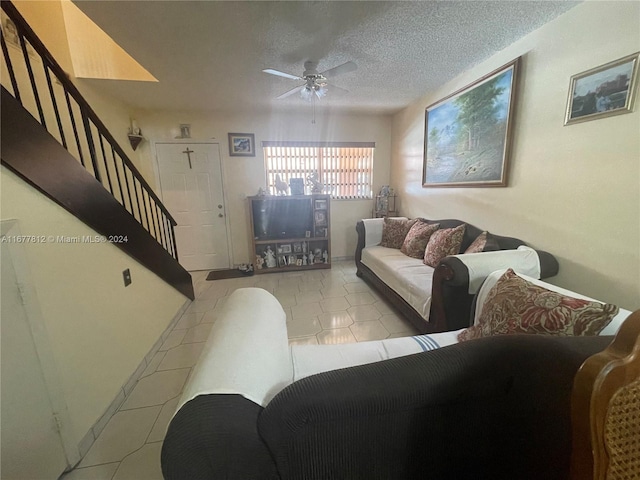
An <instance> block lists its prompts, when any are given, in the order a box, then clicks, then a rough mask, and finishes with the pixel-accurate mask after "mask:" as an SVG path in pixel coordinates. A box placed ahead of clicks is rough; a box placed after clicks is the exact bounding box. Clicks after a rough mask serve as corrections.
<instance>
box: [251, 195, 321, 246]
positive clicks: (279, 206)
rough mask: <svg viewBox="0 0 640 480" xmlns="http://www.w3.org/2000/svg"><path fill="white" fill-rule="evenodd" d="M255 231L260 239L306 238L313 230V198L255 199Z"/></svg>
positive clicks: (253, 203)
mask: <svg viewBox="0 0 640 480" xmlns="http://www.w3.org/2000/svg"><path fill="white" fill-rule="evenodd" d="M252 208H253V212H252V213H253V232H254V235H255V236H256V238H257V239H258V240H271V239H277V238H304V237H305V233H306V232H307V231H309V232H310V231H312V230H313V204H312V203H311V198H294V197H283V198H265V199H264V200H254V201H253V202H252Z"/></svg>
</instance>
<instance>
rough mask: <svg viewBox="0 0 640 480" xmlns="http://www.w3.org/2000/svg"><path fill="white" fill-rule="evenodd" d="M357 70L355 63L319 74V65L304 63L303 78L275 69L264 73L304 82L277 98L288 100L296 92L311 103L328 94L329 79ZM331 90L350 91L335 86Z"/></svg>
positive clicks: (348, 63)
mask: <svg viewBox="0 0 640 480" xmlns="http://www.w3.org/2000/svg"><path fill="white" fill-rule="evenodd" d="M357 68H358V66H357V65H356V64H355V63H354V62H346V63H343V64H342V65H338V66H337V67H333V68H330V69H329V70H325V71H324V72H320V73H318V63H317V62H312V61H307V62H304V72H303V73H302V76H301V77H299V76H297V75H292V74H290V73H285V72H281V71H279V70H274V69H273V68H267V69H265V70H262V71H263V72H264V73H269V74H271V75H277V76H278V77H284V78H290V79H291V80H300V81H303V82H304V83H303V84H302V85H298V86H297V87H294V88H292V89H291V90H289V91H287V92H284V93H283V94H282V95H280V96H278V97H276V98H278V99H281V98H286V97H288V96H290V95H293V94H294V93H296V92H299V93H300V97H301V98H302V99H303V100H306V101H307V102H310V101H311V100H312V99H314V98H315V97H317V98H322V97H324V96H325V95H326V94H327V90H328V89H327V87H328V86H329V84H328V83H327V79H329V78H332V77H335V76H338V75H341V74H343V73H348V72H353V71H354V70H356V69H357ZM331 88H333V89H336V90H341V91H343V92H348V90H345V89H344V88H340V87H336V86H335V85H331Z"/></svg>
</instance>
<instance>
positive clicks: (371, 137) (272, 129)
mask: <svg viewBox="0 0 640 480" xmlns="http://www.w3.org/2000/svg"><path fill="white" fill-rule="evenodd" d="M311 112H312V110H311V107H310V106H309V107H308V109H307V111H304V110H302V111H301V112H298V113H271V114H269V113H235V114H228V113H226V114H222V113H211V114H207V113H200V112H136V117H137V119H138V123H139V124H140V128H141V129H142V131H143V132H144V134H145V136H146V137H147V138H148V139H149V140H150V142H145V143H144V144H143V145H142V146H141V147H140V148H139V149H138V150H139V152H140V163H141V164H142V165H147V166H146V167H145V168H146V169H148V168H151V167H153V166H154V165H155V153H154V151H153V142H154V141H171V140H174V139H175V137H176V136H178V135H179V133H180V131H179V125H180V124H181V123H188V124H191V137H192V138H193V139H194V140H211V139H212V138H214V139H215V140H216V141H218V142H219V143H220V152H221V156H222V169H223V181H224V189H225V195H226V198H227V214H228V215H229V216H230V229H231V238H232V245H231V247H232V263H244V262H248V261H249V248H250V237H251V233H250V231H249V229H248V209H247V202H246V197H247V196H250V195H255V194H256V193H257V192H258V189H259V188H260V187H264V186H265V173H264V159H263V156H262V148H261V142H262V141H263V140H282V141H285V140H290V141H327V142H331V141H352V142H371V141H373V142H376V149H375V158H374V192H376V191H378V190H379V188H380V186H381V185H384V184H387V183H389V160H390V149H391V136H390V132H391V117H389V116H372V115H340V114H336V113H332V112H331V111H330V110H325V109H320V108H319V109H318V110H317V112H316V123H315V124H312V123H311V119H312V114H311ZM229 132H235V133H253V134H255V139H256V156H255V157H230V156H229V147H228V143H227V134H228V133H229ZM156 168H157V167H156ZM158 190H159V189H158ZM372 206H373V200H333V201H332V203H331V254H332V256H333V257H334V258H336V257H338V258H339V257H352V256H353V255H354V252H355V247H356V240H357V236H356V233H355V224H356V221H357V220H358V219H360V218H366V217H370V216H371V211H372Z"/></svg>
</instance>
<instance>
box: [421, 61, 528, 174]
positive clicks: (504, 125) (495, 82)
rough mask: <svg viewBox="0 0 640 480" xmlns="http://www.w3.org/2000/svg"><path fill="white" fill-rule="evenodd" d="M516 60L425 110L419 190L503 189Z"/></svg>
mask: <svg viewBox="0 0 640 480" xmlns="http://www.w3.org/2000/svg"><path fill="white" fill-rule="evenodd" d="M519 64H520V57H518V58H516V59H515V60H513V61H511V62H509V63H507V64H506V65H503V66H502V67H500V68H498V69H496V70H494V71H493V72H491V73H488V74H487V75H485V76H483V77H482V78H480V79H478V80H476V81H475V82H473V83H471V84H470V85H467V86H466V87H463V88H461V89H460V90H458V91H456V92H454V93H452V94H451V95H449V96H447V97H445V98H443V99H442V100H439V101H438V102H436V103H434V104H432V105H430V106H428V107H427V108H426V111H425V129H424V131H425V134H424V161H423V169H422V186H423V187H505V186H507V173H508V166H509V153H510V147H511V131H512V129H513V117H514V106H515V96H516V91H517V84H518V83H517V81H518V70H519Z"/></svg>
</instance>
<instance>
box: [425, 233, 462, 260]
mask: <svg viewBox="0 0 640 480" xmlns="http://www.w3.org/2000/svg"><path fill="white" fill-rule="evenodd" d="M465 227H466V225H465V224H464V223H463V224H462V225H459V226H457V227H455V228H443V229H442V230H438V231H437V232H435V233H434V234H433V235H431V238H430V239H429V243H427V248H426V249H425V251H424V259H423V261H424V263H425V265H429V266H430V267H433V268H436V267H437V266H438V263H440V260H442V259H443V258H444V257H446V256H449V255H456V254H458V253H460V245H462V237H463V236H464V229H465Z"/></svg>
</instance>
